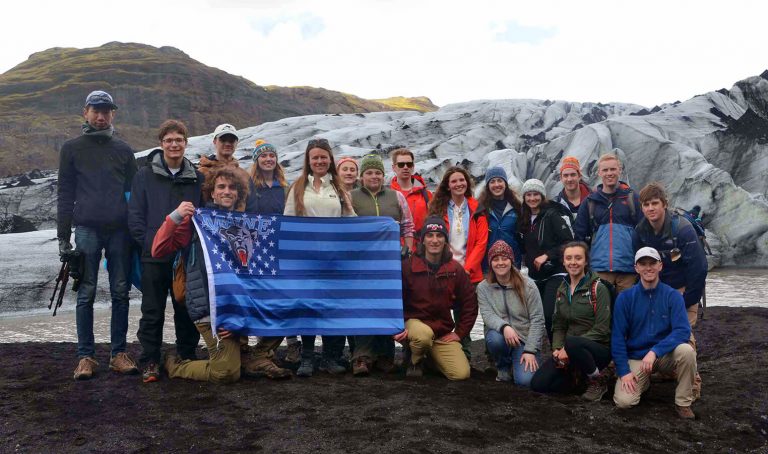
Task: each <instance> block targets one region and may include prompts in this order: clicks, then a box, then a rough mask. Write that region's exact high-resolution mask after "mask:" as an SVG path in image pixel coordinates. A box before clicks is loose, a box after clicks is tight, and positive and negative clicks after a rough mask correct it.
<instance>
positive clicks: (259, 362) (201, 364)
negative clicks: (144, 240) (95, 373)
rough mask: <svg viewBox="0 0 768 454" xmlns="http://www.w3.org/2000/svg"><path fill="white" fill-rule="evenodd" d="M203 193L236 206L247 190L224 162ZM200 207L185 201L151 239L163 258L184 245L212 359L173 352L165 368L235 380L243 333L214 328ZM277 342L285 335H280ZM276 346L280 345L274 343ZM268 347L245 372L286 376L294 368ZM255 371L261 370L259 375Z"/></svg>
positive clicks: (191, 302)
mask: <svg viewBox="0 0 768 454" xmlns="http://www.w3.org/2000/svg"><path fill="white" fill-rule="evenodd" d="M202 190H203V193H204V194H205V196H206V197H207V198H209V199H210V200H211V202H209V203H208V204H207V206H208V207H211V208H216V209H217V210H226V211H232V210H234V208H235V207H236V206H237V205H238V203H239V202H240V201H241V197H242V195H243V194H246V189H245V186H244V185H243V183H242V181H241V180H240V179H239V178H238V176H237V173H235V171H234V170H233V169H231V168H227V167H222V168H219V169H217V170H214V171H213V172H211V173H210V174H209V178H207V179H206V180H205V183H204V184H203V188H202ZM194 212H195V206H194V205H193V204H192V203H191V202H188V201H184V202H181V204H179V207H178V208H176V209H175V210H174V211H173V212H172V213H171V214H169V215H168V216H167V217H166V218H165V222H163V225H162V226H161V227H160V229H159V230H158V231H157V235H155V239H154V241H153V242H152V256H153V257H164V256H167V255H170V254H174V253H176V252H177V251H179V250H181V252H182V253H181V258H180V260H184V261H185V262H184V263H185V271H186V277H187V278H186V291H185V300H186V306H187V311H188V312H189V318H190V319H191V320H192V321H193V322H194V324H195V327H196V328H197V330H198V331H199V332H200V334H201V335H202V337H203V340H204V341H205V345H206V347H207V348H208V355H209V358H208V359H207V360H189V359H181V358H178V357H177V356H176V355H172V354H168V355H167V356H166V359H165V364H164V366H165V370H166V371H167V372H168V376H169V377H170V378H187V379H190V380H200V381H211V382H216V383H232V382H236V381H237V380H239V379H240V372H241V370H240V369H241V364H242V363H243V359H242V358H241V350H240V338H239V336H238V335H236V334H235V333H232V332H229V331H226V330H223V329H221V328H219V330H218V333H217V334H218V339H217V338H216V337H215V336H214V335H213V330H212V329H211V311H210V304H209V299H208V277H207V272H206V268H205V259H204V252H203V246H202V244H201V242H200V238H199V237H198V236H197V233H196V232H195V228H194V226H193V225H192V221H191V217H192V215H193V214H194ZM275 339H276V340H277V345H279V344H280V341H281V340H282V338H275ZM271 347H276V345H271ZM268 348H269V347H267V348H261V349H259V348H258V347H257V348H256V349H255V350H256V351H254V352H253V353H252V354H251V358H250V359H249V360H247V362H246V363H245V364H242V365H243V368H244V370H245V373H246V375H263V376H267V377H269V378H287V377H290V376H291V371H289V370H287V369H282V368H280V367H278V366H277V365H276V364H275V363H274V362H272V360H271V359H269V357H268V353H269V350H268ZM256 372H260V374H257V373H256Z"/></svg>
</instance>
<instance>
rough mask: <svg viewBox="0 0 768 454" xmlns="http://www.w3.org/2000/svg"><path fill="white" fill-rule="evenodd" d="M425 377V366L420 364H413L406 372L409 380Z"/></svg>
mask: <svg viewBox="0 0 768 454" xmlns="http://www.w3.org/2000/svg"><path fill="white" fill-rule="evenodd" d="M423 375H424V364H423V363H422V362H419V363H418V364H411V365H409V366H408V369H407V370H406V371H405V376H406V377H408V378H420V377H422V376H423Z"/></svg>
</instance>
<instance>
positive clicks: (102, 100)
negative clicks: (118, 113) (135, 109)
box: [85, 90, 117, 110]
mask: <svg viewBox="0 0 768 454" xmlns="http://www.w3.org/2000/svg"><path fill="white" fill-rule="evenodd" d="M88 106H109V107H110V108H111V109H112V110H117V104H115V101H113V100H112V96H110V94H109V93H107V92H106V91H101V90H96V91H92V92H90V93H89V94H88V96H86V98H85V107H88Z"/></svg>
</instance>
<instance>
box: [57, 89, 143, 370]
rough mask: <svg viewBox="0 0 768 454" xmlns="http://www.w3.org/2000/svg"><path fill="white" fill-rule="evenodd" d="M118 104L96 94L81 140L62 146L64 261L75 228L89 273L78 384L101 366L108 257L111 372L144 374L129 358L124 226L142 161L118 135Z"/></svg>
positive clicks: (79, 319)
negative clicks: (96, 324)
mask: <svg viewBox="0 0 768 454" xmlns="http://www.w3.org/2000/svg"><path fill="white" fill-rule="evenodd" d="M116 110H117V105H116V104H115V102H114V101H113V100H112V96H110V94H109V93H107V92H105V91H94V92H91V93H90V94H89V95H88V97H86V99H85V107H83V117H84V118H85V123H84V124H83V127H82V135H80V136H79V137H77V138H74V139H71V140H68V141H67V142H65V143H64V144H63V145H62V147H61V155H60V161H59V182H58V206H57V222H56V226H57V231H58V233H57V237H58V240H59V254H60V256H61V259H62V260H63V261H65V260H69V258H70V257H71V255H72V243H71V242H70V240H71V235H72V226H73V225H74V227H75V245H76V247H77V251H78V252H79V253H80V255H81V256H82V258H83V274H82V280H81V283H80V289H79V290H78V292H77V306H76V310H75V320H76V323H77V356H78V357H79V358H80V360H79V362H78V365H77V368H76V369H75V373H74V378H75V380H83V379H88V378H91V377H92V376H93V374H94V370H95V368H96V367H97V366H98V363H97V362H96V359H95V350H94V340H93V302H94V299H95V296H96V280H97V277H98V273H99V262H100V261H101V257H102V251H104V255H105V256H106V258H107V259H108V261H107V271H108V272H109V290H110V294H111V296H112V322H111V330H110V341H111V350H112V351H111V355H110V360H109V368H110V369H111V370H114V371H117V372H120V373H123V374H134V373H137V372H138V368H137V367H136V363H135V362H134V361H133V359H131V357H130V356H128V354H127V353H126V352H125V347H126V333H127V331H128V290H129V288H130V284H129V280H128V275H129V272H130V237H129V235H128V230H127V228H126V218H127V213H128V209H127V208H128V205H127V201H126V192H129V191H130V188H131V181H132V180H133V176H134V175H135V174H136V161H135V159H134V156H133V150H132V149H131V147H130V146H128V144H126V143H125V142H123V141H122V140H120V139H118V138H117V137H115V129H114V127H113V126H112V122H113V120H114V119H115V111H116Z"/></svg>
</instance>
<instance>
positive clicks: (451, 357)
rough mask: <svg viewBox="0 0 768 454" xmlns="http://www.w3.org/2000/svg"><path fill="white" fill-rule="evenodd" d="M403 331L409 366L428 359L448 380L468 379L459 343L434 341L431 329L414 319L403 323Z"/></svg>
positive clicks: (464, 356) (467, 365) (467, 369)
mask: <svg viewBox="0 0 768 454" xmlns="http://www.w3.org/2000/svg"><path fill="white" fill-rule="evenodd" d="M405 329H407V330H408V346H409V348H410V349H411V364H418V363H419V362H421V361H422V360H424V358H425V357H429V358H430V359H431V360H432V362H434V364H435V366H436V367H437V370H439V371H440V373H442V374H443V375H445V377H446V378H448V379H449V380H466V379H468V378H469V361H468V360H467V357H466V355H464V352H463V351H462V350H461V343H459V342H441V341H438V340H435V333H434V331H432V328H430V327H429V326H427V325H426V324H424V323H423V322H422V321H421V320H417V319H415V318H412V319H409V320H406V321H405Z"/></svg>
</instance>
